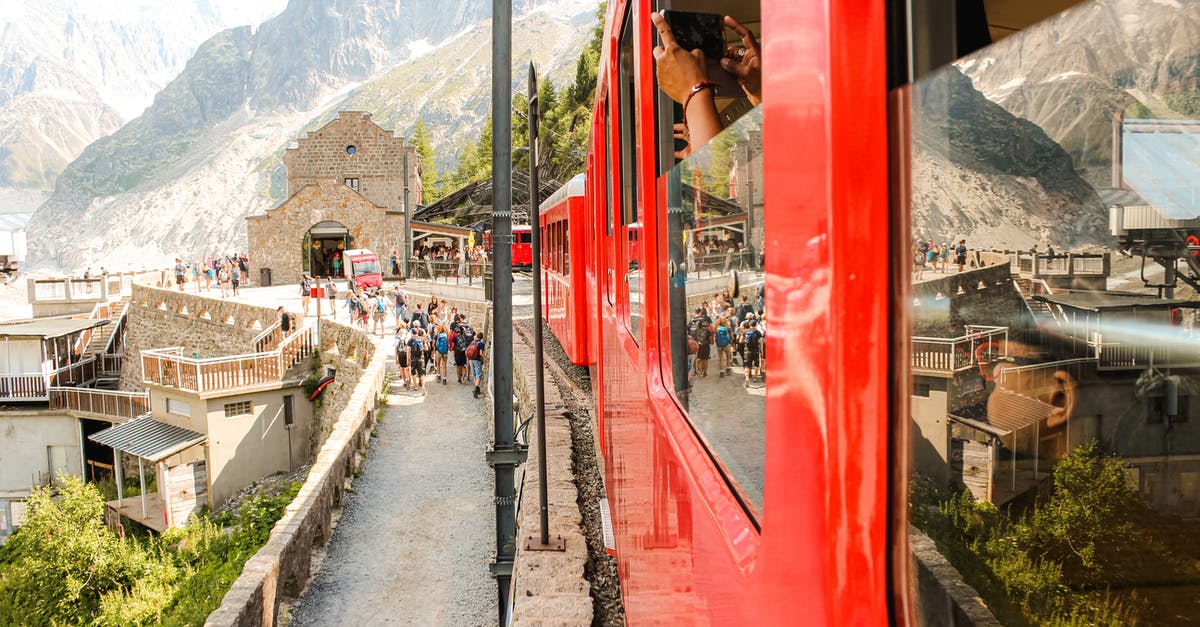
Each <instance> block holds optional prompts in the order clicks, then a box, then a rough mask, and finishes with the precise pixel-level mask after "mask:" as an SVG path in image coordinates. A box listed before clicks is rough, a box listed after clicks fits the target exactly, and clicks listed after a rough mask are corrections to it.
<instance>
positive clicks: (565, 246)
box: [562, 218, 571, 274]
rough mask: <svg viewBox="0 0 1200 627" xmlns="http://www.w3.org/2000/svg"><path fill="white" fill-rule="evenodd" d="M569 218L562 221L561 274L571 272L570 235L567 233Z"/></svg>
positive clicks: (569, 223)
mask: <svg viewBox="0 0 1200 627" xmlns="http://www.w3.org/2000/svg"><path fill="white" fill-rule="evenodd" d="M570 225H571V218H567V219H566V220H565V221H563V223H562V226H563V233H562V256H563V274H571V237H570V235H569V233H568V231H569V229H570V228H571V226H570Z"/></svg>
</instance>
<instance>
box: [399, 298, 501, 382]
mask: <svg viewBox="0 0 1200 627" xmlns="http://www.w3.org/2000/svg"><path fill="white" fill-rule="evenodd" d="M402 297H405V295H404V293H403V292H402V291H399V292H398V294H394V295H393V298H402ZM395 319H396V330H395V353H396V366H397V367H398V368H399V369H400V380H401V382H402V383H403V384H404V387H405V389H412V390H418V391H420V393H421V394H422V395H424V394H425V393H426V387H425V384H426V381H429V382H432V383H438V382H441V384H442V385H448V384H449V380H450V376H449V369H450V361H451V360H453V362H454V371H455V380H456V381H457V383H458V385H467V384H470V385H473V386H474V390H473V394H474V396H475V398H479V397H481V396H482V395H483V390H482V389H481V388H480V381H481V380H482V378H483V355H484V348H485V346H484V342H483V337H482V336H481V335H480V334H479V333H477V332H476V331H475V329H474V328H473V327H472V326H471V325H470V323H469V322H468V321H467V314H465V313H460V312H459V311H458V310H457V309H456V308H453V307H451V308H450V309H449V311H443V307H442V306H441V305H440V304H439V303H438V300H437V297H433V298H431V299H430V301H429V303H428V306H426V305H424V304H423V303H415V304H414V307H413V310H412V314H411V315H410V316H404V315H402V314H400V313H397V314H395ZM447 321H449V322H447Z"/></svg>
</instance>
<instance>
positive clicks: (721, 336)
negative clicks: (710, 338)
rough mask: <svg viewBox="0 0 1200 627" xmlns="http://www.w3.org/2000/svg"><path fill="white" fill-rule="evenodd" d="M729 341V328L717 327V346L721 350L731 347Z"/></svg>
mask: <svg viewBox="0 0 1200 627" xmlns="http://www.w3.org/2000/svg"><path fill="white" fill-rule="evenodd" d="M729 340H730V337H729V328H728V327H726V326H725V325H721V326H719V327H717V346H718V347H719V348H725V347H726V346H729Z"/></svg>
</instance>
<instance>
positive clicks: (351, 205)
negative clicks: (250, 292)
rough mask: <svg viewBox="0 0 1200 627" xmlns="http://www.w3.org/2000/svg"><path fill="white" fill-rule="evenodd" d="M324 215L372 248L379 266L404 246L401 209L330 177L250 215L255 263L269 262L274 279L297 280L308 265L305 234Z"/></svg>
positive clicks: (248, 232) (357, 242)
mask: <svg viewBox="0 0 1200 627" xmlns="http://www.w3.org/2000/svg"><path fill="white" fill-rule="evenodd" d="M324 221H332V222H339V223H341V224H342V225H344V226H345V227H346V228H347V229H348V230H349V232H350V238H351V246H352V247H354V248H368V249H370V250H372V251H374V252H375V253H376V254H377V255H379V257H380V264H381V267H384V268H386V265H387V257H388V255H389V254H390V253H391V251H392V250H403V248H404V215H403V214H400V213H389V212H388V211H387V209H385V208H383V207H380V206H378V205H375V204H372V203H371V202H370V201H368V200H367V199H366V198H364V197H362V196H360V195H358V194H356V193H355V192H354V190H352V189H350V188H349V187H346V186H345V185H344V184H342V183H340V182H335V181H333V180H332V179H330V180H325V181H321V182H319V183H316V184H313V185H309V186H307V187H304V188H302V189H300V190H299V191H297V192H296V193H295V195H293V196H291V197H290V198H288V199H287V200H285V201H284V202H283V203H282V204H281V205H279V206H278V207H276V208H275V209H270V210H268V211H267V212H266V213H265V214H263V215H258V216H250V217H249V218H247V219H246V236H247V239H248V240H249V242H250V244H249V251H250V252H249V254H250V259H251V262H252V263H253V264H254V267H255V268H269V269H270V270H271V282H272V283H273V284H276V285H280V284H284V283H298V282H299V281H300V275H301V273H302V268H303V267H304V259H303V257H302V254H304V250H303V248H304V234H305V233H307V232H308V230H309V229H311V228H312V227H313V226H314V225H315V224H317V223H318V222H324ZM385 271H386V270H385ZM254 272H258V270H254ZM253 278H254V279H255V280H257V279H258V278H259V277H258V276H257V275H256V276H254V277H253Z"/></svg>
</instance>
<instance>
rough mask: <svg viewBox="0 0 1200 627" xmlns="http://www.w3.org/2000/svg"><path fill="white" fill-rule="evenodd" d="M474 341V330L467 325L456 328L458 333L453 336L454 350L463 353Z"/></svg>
mask: <svg viewBox="0 0 1200 627" xmlns="http://www.w3.org/2000/svg"><path fill="white" fill-rule="evenodd" d="M474 341H475V329H472V328H471V327H470V326H468V325H465V324H464V325H462V326H460V327H459V328H458V333H457V334H455V335H454V350H456V351H465V350H467V346H469V345H470V344H471V342H474Z"/></svg>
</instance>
